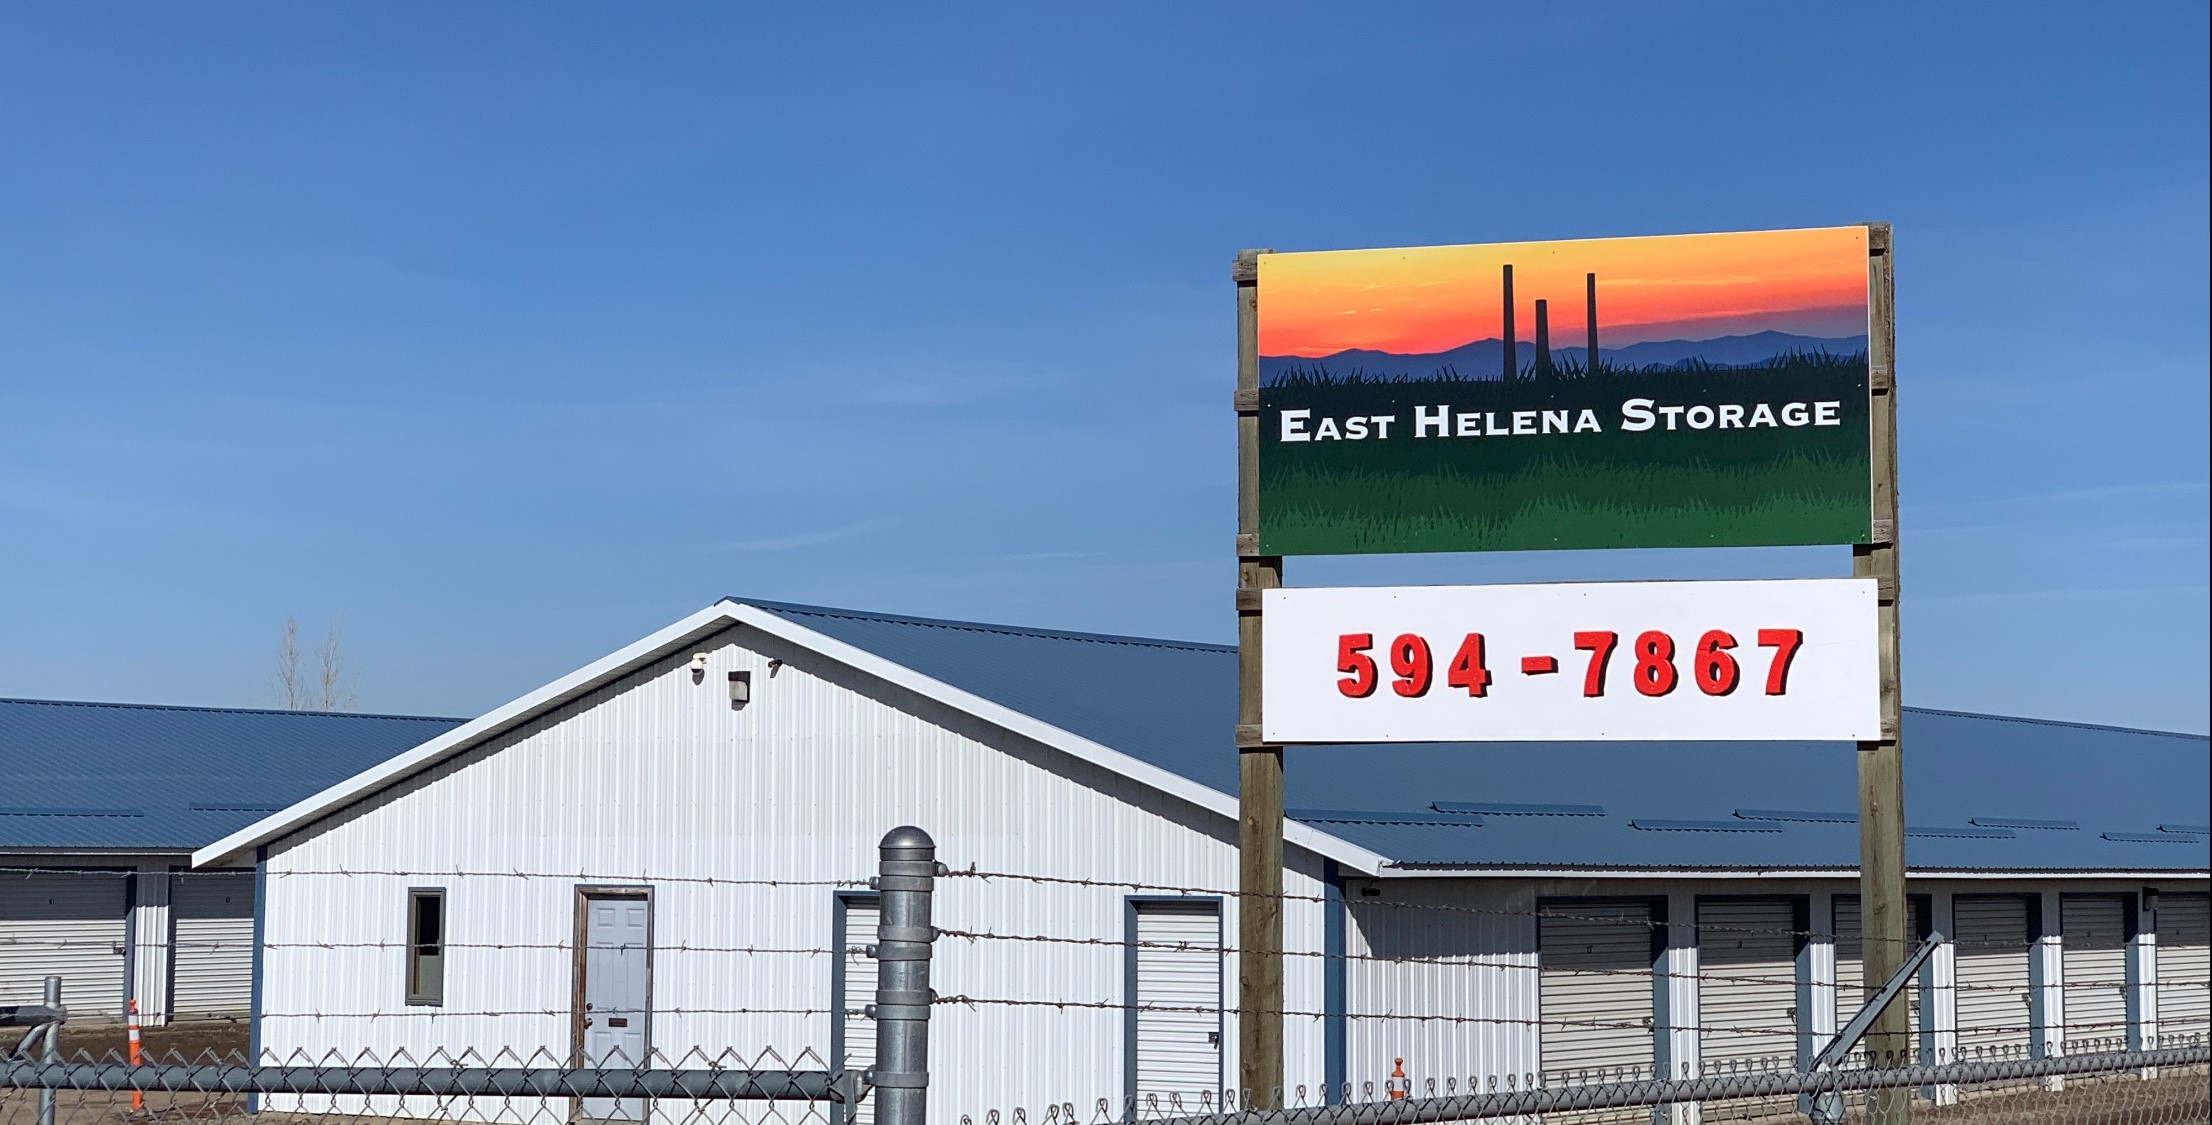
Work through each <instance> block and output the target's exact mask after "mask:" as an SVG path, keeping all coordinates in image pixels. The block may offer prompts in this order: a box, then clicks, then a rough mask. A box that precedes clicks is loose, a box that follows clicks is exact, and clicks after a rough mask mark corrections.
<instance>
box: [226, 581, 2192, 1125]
mask: <svg viewBox="0 0 2212 1125" xmlns="http://www.w3.org/2000/svg"><path fill="white" fill-rule="evenodd" d="M1234 681H1235V657H1234V652H1233V650H1231V649H1226V648H1222V647H1219V646H1210V645H1198V644H1188V643H1182V642H1173V641H1159V640H1148V639H1142V638H1130V637H1108V636H1094V635H1084V634H1074V633H1062V632H1049V631H1041V630H1032V629H1021V628H1013V627H1005V626H996V625H984V624H976V623H970V622H956V621H934V620H920V619H913V618H901V617H892V616H887V615H881V614H871V613H861V612H852V611H844V610H833V609H822V608H816V607H807V606H793V605H785V604H779V603H772V602H762V601H738V600H728V601H723V602H720V603H717V604H715V605H713V606H711V607H709V608H707V609H705V610H702V611H701V612H699V613H697V614H695V615H693V616H691V617H689V618H687V619H685V620H683V621H680V622H678V623H676V624H674V625H672V626H670V627H668V628H666V629H663V630H661V631H660V632H658V633H655V634H653V635H652V636H650V637H647V638H645V639H643V640H641V641H639V642H638V643H636V644H634V645H632V646H630V647H628V648H625V649H623V650H622V651H620V652H617V653H614V654H612V655H610V656H608V657H606V658H605V659H603V660H600V661H598V662H596V663H594V664H592V665H590V666H589V667H586V668H583V669H581V670H579V671H577V672H576V673H574V674H572V675H570V676H567V677H565V678H563V679H561V680H560V681H558V682H555V683H553V684H549V685H547V686H546V687H544V688H542V689H540V690H538V691H536V692H533V693H531V694H530V695H528V696H525V697H524V698H522V699H519V700H516V701H515V702H513V703H511V704H509V705H507V706H504V707H501V708H499V709H497V710H495V711H494V712H492V713H490V714H488V715H486V716H484V717H482V718H480V719H477V720H475V721H473V722H470V723H468V724H466V725H465V726H462V727H459V728H457V729H454V730H452V731H450V732H448V733H446V734H444V735H442V736H440V737H437V738H435V739H433V740H431V741H429V742H427V743H425V744H423V745H422V746H420V747H418V748H416V749H414V750H412V751H409V752H408V753H406V754H404V755H401V756H400V757H397V758H395V759H392V760H391V761H388V762H385V763H383V764H381V765H379V766H377V767H375V768H373V769H370V770H368V771H366V772H364V773H362V774H360V775H359V776H356V777H354V778H352V779H349V780H348V781H346V782H344V783H343V784H340V785H337V786H334V787H332V788H330V789H328V790H326V791H324V792H322V793H320V794H317V795H316V796H314V797H312V798H309V799H307V800H304V801H302V802H300V803H299V804H297V805H295V806H293V807H292V808H289V809H286V810H284V811H283V812H281V813H279V814H276V815H273V816H270V817H267V818H265V819H263V820H261V821H259V822H258V823H255V824H253V825H251V826H248V827H245V828H243V829H241V830H240V831H238V832H235V833H233V834H231V835H230V836H228V837H226V838H224V839H223V840H221V841H219V842H217V843H215V844H212V845H210V846H208V847H206V848H203V849H201V850H200V851H199V852H198V853H196V855H195V857H194V858H195V862H197V863H201V864H210V865H219V864H225V863H237V862H247V861H251V862H253V863H254V865H255V870H256V871H257V873H258V875H257V877H258V878H259V879H260V881H261V892H260V897H259V903H260V912H261V913H260V916H259V917H260V922H259V927H260V931H261V938H260V940H259V942H258V943H257V950H258V953H259V959H258V962H257V964H258V970H257V986H256V989H257V999H256V1004H255V1008H256V1027H257V1032H256V1034H257V1045H258V1049H259V1050H260V1051H261V1053H262V1055H263V1056H264V1057H269V1058H279V1059H281V1058H285V1057H290V1056H293V1055H295V1054H298V1053H307V1054H311V1055H316V1056H320V1055H322V1054H324V1053H325V1052H328V1051H337V1052H339V1053H341V1054H344V1055H347V1056H349V1057H350V1056H353V1055H355V1054H356V1053H359V1052H368V1053H371V1054H377V1055H384V1054H390V1053H394V1052H398V1051H401V1050H405V1051H406V1052H408V1053H409V1054H410V1055H411V1056H413V1057H416V1058H421V1057H424V1055H425V1054H427V1053H430V1052H435V1051H439V1050H444V1051H449V1052H460V1051H463V1050H473V1051H475V1052H477V1053H479V1054H480V1055H482V1056H484V1057H491V1056H493V1055H495V1054H497V1053H498V1052H502V1051H508V1052H513V1053H514V1054H516V1055H518V1056H529V1055H531V1054H533V1053H539V1052H542V1053H544V1054H545V1055H547V1056H550V1057H554V1058H560V1059H568V1058H581V1059H587V1060H588V1059H595V1058H599V1057H603V1056H605V1055H606V1054H607V1053H608V1052H613V1051H620V1052H626V1053H631V1054H635V1053H638V1052H643V1051H647V1050H650V1051H653V1052H657V1053H659V1054H663V1055H666V1056H668V1057H670V1058H676V1057H681V1056H684V1055H686V1054H687V1053H690V1052H693V1051H701V1052H704V1053H706V1054H707V1055H708V1056H710V1057H726V1056H725V1053H726V1052H736V1053H738V1054H740V1055H743V1056H745V1057H747V1058H751V1057H752V1056H753V1055H754V1054H755V1053H757V1052H760V1051H763V1050H774V1051H776V1052H778V1053H779V1055H780V1056H781V1057H783V1058H785V1059H798V1058H799V1057H800V1052H801V1051H803V1050H811V1051H813V1052H814V1053H815V1054H816V1055H817V1056H819V1057H820V1058H822V1059H824V1060H825V1061H826V1062H828V1063H829V1064H830V1065H832V1066H846V1065H864V1064H865V1062H866V1052H867V1048H868V1046H869V1045H870V1044H871V1042H872V1035H873V1032H872V1029H871V1028H870V1026H869V1024H868V1021H867V1020H866V1019H865V1017H864V1016H863V1015H861V1014H860V1013H859V1012H858V1008H859V1007H860V1005H862V1004H864V1003H866V1002H867V1001H868V999H869V997H870V996H871V994H872V976H871V970H872V963H871V962H869V961H868V960H867V959H866V957H865V956H861V955H858V954H856V953H854V952H853V950H854V949H855V948H856V947H860V946H863V945H865V944H866V940H867V936H868V933H869V930H870V928H871V927H872V925H873V922H874V917H875V915H874V899H873V897H872V896H871V895H870V894H869V893H868V892H867V891H866V890H865V888H864V887H862V886H860V885H859V884H858V882H857V881H858V880H861V879H864V878H865V877H866V876H867V875H868V874H869V873H870V872H871V871H872V870H873V864H874V857H875V850H874V849H875V845H876V843H877V841H878V839H879V838H880V837H881V836H882V834H883V833H884V832H885V831H886V830H887V829H889V828H890V827H893V826H895V825H899V824H906V823H911V824H916V825H919V826H921V827H923V828H925V829H927V830H928V831H929V832H931V833H932V834H933V835H934V836H935V837H936V839H937V841H938V845H939V854H940V856H941V858H942V859H943V860H945V861H946V862H947V863H949V864H950V865H951V866H952V867H953V868H955V869H967V868H969V867H971V866H973V867H974V868H976V869H977V871H978V872H979V874H975V875H956V876H955V877H951V878H947V879H944V880H941V881H940V889H939V896H938V903H937V921H938V924H939V926H941V927H944V928H947V929H950V930H955V931H964V932H966V933H967V934H970V935H973V936H969V937H957V938H946V939H943V940H941V941H940V943H939V949H938V953H937V961H936V965H935V983H936V986H937V989H938V991H939V992H940V993H941V994H942V995H943V996H945V997H946V998H948V999H951V998H964V999H962V1000H960V1001H959V1002H948V1003H946V1004H944V1005H942V1006H940V1008H939V1009H938V1012H937V1014H936V1017H935V1019H934V1021H933V1030H932V1039H933V1048H932V1050H933V1057H934V1060H935V1061H934V1062H933V1065H932V1072H933V1087H932V1089H933V1093H932V1097H931V1105H932V1112H933V1113H938V1114H942V1115H943V1119H944V1120H947V1121H953V1120H957V1119H958V1115H959V1114H962V1113H968V1114H976V1113H979V1112H980V1111H982V1110H985V1109H989V1108H994V1107H996V1108H1003V1107H1008V1106H1012V1105H1026V1106H1042V1105H1047V1104H1059V1103H1064V1102H1071V1101H1072V1102H1075V1103H1076V1104H1078V1105H1082V1106H1086V1107H1088V1106H1090V1105H1091V1104H1092V1103H1093V1101H1094V1100H1095V1099H1100V1098H1104V1099H1109V1100H1112V1099H1119V1098H1123V1097H1129V1096H1135V1097H1139V1098H1147V1097H1158V1098H1161V1099H1163V1101H1164V1100H1165V1099H1167V1098H1169V1097H1180V1098H1181V1099H1183V1102H1184V1104H1185V1105H1186V1106H1190V1105H1193V1104H1194V1103H1195V1102H1196V1101H1197V1100H1198V1099H1199V1098H1201V1097H1204V1096H1207V1093H1206V1092H1207V1091H1213V1090H1218V1089H1219V1088H1221V1087H1222V1086H1225V1085H1227V1084H1229V1083H1230V1082H1231V1081H1232V1077H1231V1076H1233V1075H1234V1074H1235V1073H1236V1060H1235V1058H1234V1050H1235V1043H1236V1035H1235V1027H1234V1021H1235V1014H1234V1009H1235V1007H1236V979H1237V978H1236V971H1235V954H1234V951H1233V949H1229V950H1224V949H1221V948H1220V947H1221V946H1233V944H1234V942H1233V935H1234V934H1235V933H1236V900H1235V898H1234V896H1233V895H1232V894H1228V893H1225V892H1226V891H1227V889H1229V888H1233V887H1234V886H1235V884H1236V852H1235V839H1236V825H1235V813H1236V798H1235V795H1234V788H1235V779H1236V760H1235V757H1236V755H1235V750H1234V748H1233V746H1232V745H1231V744H1230V731H1231V729H1232V726H1233V718H1234V691H1233V687H1234ZM733 682H736V683H742V684H743V685H744V692H743V695H744V699H743V700H742V701H733V699H732V696H733V692H734V689H733V688H732V686H731V685H732V684H733ZM1905 739H1906V745H1907V751H1906V760H1907V762H1908V766H1907V770H1908V796H1907V802H1908V810H1909V818H1910V823H1911V824H1912V825H1913V827H1912V829H1911V830H1910V833H1909V840H1908V860H1909V862H1910V864H1911V870H1912V891H1913V895H1914V904H1915V913H1916V918H1917V925H1918V926H1919V928H1920V929H1921V931H1922V932H1923V933H1924V934H1928V935H1933V936H1936V937H1938V938H1941V939H1943V944H1942V945H1941V946H1940V947H1939V948H1938V951H1937V953H1936V955H1935V957H1934V958H1933V959H1932V960H1931V962H1930V964H1929V967H1928V969H1927V971H1926V972H1924V973H1923V975H1922V977H1921V980H1920V983H1919V986H1918V987H1917V988H1916V990H1915V996H1914V1001H1913V1002H1914V1020H1915V1026H1916V1028H1917V1030H1918V1033H1919V1036H1920V1043H1921V1046H1922V1048H1923V1049H1924V1050H1926V1051H1929V1052H1944V1053H1949V1052H1953V1051H1957V1050H1959V1049H1960V1048H1962V1047H1974V1046H1984V1045H2001V1046H2014V1045H2016V1046H2018V1047H2019V1048H2021V1049H2023V1050H2030V1049H2032V1050H2034V1051H2038V1052H2044V1053H2050V1052H2058V1051H2063V1050H2066V1049H2068V1047H2067V1044H2069V1043H2079V1042H2080V1041H2084V1040H2100V1041H2101V1040H2111V1041H2120V1040H2127V1041H2134V1042H2142V1041H2145V1040H2147V1039H2149V1038H2152V1037H2156V1036H2159V1035H2169V1034H2175V1033H2181V1034H2202V1033H2203V1032H2204V1030H2205V999H2206V996H2207V995H2208V992H2207V989H2208V983H2207V980H2206V975H2205V974H2206V962H2205V949H2206V934H2205V918H2206V914H2205V903H2206V899H2205V893H2206V890H2207V883H2206V875H2207V872H2206V866H2207V854H2208V853H2207V846H2206V842H2205V841H2206V839H2207V838H2208V832H2207V826H2206V821H2207V820H2208V819H2212V817H2208V815H2207V811H2208V810H2207V806H2208V803H2212V800H2208V797H2207V793H2208V789H2212V785H2208V776H2207V768H2208V766H2207V753H2206V747H2207V743H2206V739H2204V738H2203V737H2201V736H2187V735H2170V734H2160V733H2154V732H2142V731H2127V730H2116V729H2111V728H2101V727H2087V726H2078V725H2069V724H2061V723H2045V722H2035V721H2026V720H2013V719H2003V718H1993V717H1987V716H1973V715H1961V714H1953V713H1947V712H1934V711H1913V712H1910V713H1909V714H1908V717H1907V720H1906V727H1905ZM1854 768H1855V764H1854V762H1853V758H1852V751H1851V749H1850V748H1849V747H1848V746H1827V745H1775V744H1718V745H1717V744H1697V745H1684V744H1620V743H1616V744H1607V745H1551V746H1509V745H1495V744H1493V745H1462V746H1426V747H1394V748H1393V747H1332V748H1308V749H1299V750H1295V751H1293V752H1292V753H1291V754H1290V757H1289V761H1288V768H1287V775H1288V780H1287V785H1288V790H1289V792H1290V794H1291V800H1290V803H1291V804H1292V805H1293V806H1294V808H1293V812H1292V815H1293V822H1292V823H1291V824H1290V825H1289V826H1288V831H1287V836H1288V840H1289V845H1290V846H1289V848H1288V849H1287V852H1286V867H1285V872H1284V881H1285V887H1286V891H1287V892H1288V894H1289V895H1291V896H1292V897H1291V899H1290V901H1289V902H1288V904H1287V906H1286V922H1285V931H1286V947H1287V950H1288V952H1289V954H1290V957H1289V960H1288V965H1287V968H1288V972H1287V977H1288V980H1287V987H1286V1005H1287V1007H1288V1008H1289V1009H1290V1011H1291V1012H1292V1013H1293V1015H1292V1016H1291V1018H1290V1019H1289V1020H1288V1021H1287V1043H1286V1057H1287V1060H1288V1062H1287V1068H1288V1078H1289V1081H1290V1082H1291V1083H1292V1084H1293V1085H1302V1086H1305V1087H1307V1088H1308V1091H1309V1096H1310V1097H1319V1096H1320V1094H1321V1091H1320V1089H1317V1088H1319V1087H1324V1086H1326V1087H1327V1088H1328V1089H1329V1090H1330V1091H1332V1094H1333V1091H1335V1090H1338V1089H1341V1087H1342V1085H1343V1084H1344V1083H1352V1084H1354V1085H1355V1086H1357V1085H1361V1084H1367V1083H1375V1084H1379V1083H1380V1082H1381V1081H1382V1079H1383V1078H1384V1077H1385V1076H1386V1075H1387V1074H1388V1073H1389V1071H1390V1068H1391V1066H1392V1060H1394V1059H1398V1058H1403V1059H1405V1060H1406V1065H1407V1068H1408V1071H1409V1073H1411V1074H1413V1075H1414V1076H1415V1077H1416V1080H1417V1081H1418V1080H1421V1079H1425V1078H1435V1079H1439V1080H1441V1079H1442V1078H1444V1077H1454V1078H1457V1079H1459V1080H1461V1081H1465V1080H1466V1079H1467V1078H1469V1077H1470V1076H1471V1077H1474V1078H1476V1079H1477V1080H1483V1079H1486V1078H1488V1077H1491V1076H1501V1077H1502V1076H1505V1075H1516V1076H1517V1075H1523V1074H1528V1073H1531V1072H1537V1071H1545V1072H1557V1071H1562V1070H1574V1071H1579V1070H1582V1069H1585V1068H1615V1067H1621V1068H1631V1069H1636V1070H1644V1071H1648V1070H1649V1069H1651V1068H1654V1067H1660V1068H1664V1069H1666V1070H1667V1071H1669V1072H1672V1073H1681V1072H1683V1071H1685V1070H1687V1071H1691V1072H1695V1071H1698V1070H1700V1069H1702V1068H1709V1067H1711V1066H1713V1065H1716V1064H1721V1063H1727V1062H1729V1061H1732V1060H1741V1059H1748V1058H1754V1057H1757V1058H1773V1057H1775V1056H1783V1057H1792V1056H1794V1057H1800V1058H1801V1057H1804V1056H1806V1055H1808V1054H1809V1053H1810V1052H1811V1051H1813V1050H1815V1049H1816V1048H1817V1047H1818V1046H1819V1045H1820V1044H1821V1043H1822V1042H1824V1041H1825V1039H1824V1037H1825V1036H1827V1035H1831V1034H1832V1033H1833V1031H1834V1029H1835V1027H1836V1025H1837V1023H1838V1020H1839V1013H1840V1017H1842V1018H1847V1017H1848V1016H1849V1014H1850V1012H1851V1010H1852V1007H1853V1005H1854V1004H1855V1003H1856V997H1857V994H1858V990H1857V985H1856V982H1857V977H1856V959H1857V957H1858V956H1859V949H1858V941H1857V935H1856V925H1857V922H1856V918H1857V910H1856V899H1855V897H1854V891H1855V871H1854V867H1855V860H1856V856H1857V847H1856V831H1855V825H1854V824H1853V817H1852V814H1851V813H1849V812H1848V811H1842V812H1838V811H1822V810H1849V809H1850V808H1851V807H1852V805H1853V800H1854V794H1855V787H1854V783H1853V776H1854V775H1853V771H1854ZM990 873H1000V874H1001V876H1006V875H1010V876H1019V877H986V875H988V874H990ZM1036 939H1054V940H1036ZM1178 943H1189V944H1178ZM580 951H591V952H589V954H588V956H587V955H585V954H583V953H580ZM609 951H619V955H617V954H616V953H610V952H609ZM370 1108H373V1109H375V1110H377V1111H379V1112H390V1111H393V1110H395V1109H398V1108H401V1107H396V1106H393V1105H390V1104H384V1105H378V1106H374V1107H370ZM408 1108H416V1109H418V1111H419V1109H420V1108H421V1107H408Z"/></svg>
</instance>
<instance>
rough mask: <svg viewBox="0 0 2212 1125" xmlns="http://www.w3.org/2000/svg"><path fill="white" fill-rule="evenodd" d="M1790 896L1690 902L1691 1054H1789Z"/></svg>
mask: <svg viewBox="0 0 2212 1125" xmlns="http://www.w3.org/2000/svg"><path fill="white" fill-rule="evenodd" d="M1797 928H1798V927H1797V904H1796V903H1795V902H1794V901H1793V900H1791V899H1786V898H1749V899H1705V900H1701V901H1699V903H1698V904H1697V957H1698V970H1699V975H1700V976H1701V977H1702V978H1703V980H1702V982H1701V983H1700V984H1699V986H1698V1013H1699V1019H1698V1024H1699V1025H1700V1027H1702V1028H1703V1030H1702V1031H1700V1032H1699V1035H1698V1054H1699V1056H1700V1057H1701V1058H1703V1059H1704V1060H1705V1062H1706V1063H1707V1064H1708V1065H1710V1064H1714V1063H1722V1064H1725V1063H1729V1062H1734V1061H1738V1060H1743V1059H1765V1060H1785V1061H1786V1060H1789V1059H1792V1058H1794V1057H1795V1056H1796V1054H1797V935H1796V933H1795V932H1793V931H1795V930H1796V929H1797Z"/></svg>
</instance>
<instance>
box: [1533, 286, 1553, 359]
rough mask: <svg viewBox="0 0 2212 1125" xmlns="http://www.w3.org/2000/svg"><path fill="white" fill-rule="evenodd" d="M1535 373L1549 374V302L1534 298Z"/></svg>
mask: <svg viewBox="0 0 2212 1125" xmlns="http://www.w3.org/2000/svg"><path fill="white" fill-rule="evenodd" d="M1536 374H1537V375H1539V376H1542V375H1549V374H1551V302H1550V301H1547V300H1545V299H1543V298H1542V297H1538V298H1536Z"/></svg>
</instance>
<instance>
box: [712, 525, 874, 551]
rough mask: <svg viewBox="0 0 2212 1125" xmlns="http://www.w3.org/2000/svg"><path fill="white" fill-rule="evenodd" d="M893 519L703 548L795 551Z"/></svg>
mask: <svg viewBox="0 0 2212 1125" xmlns="http://www.w3.org/2000/svg"><path fill="white" fill-rule="evenodd" d="M896 522H897V521H895V520H866V521H863V522H861V523H856V524H851V525H848V526H845V527H836V528H830V529H828V530H826V531H802V532H798V533H797V534H793V535H772V536H768V537H766V538H762V539H739V540H736V541H734V542H729V543H716V544H713V545H712V546H710V547H708V548H707V549H708V550H710V551H720V552H723V553H725V554H752V553H756V552H762V551H799V550H804V549H806V548H808V547H822V546H827V545H828V544H831V543H842V542H844V541H845V540H848V539H857V538H859V537H861V536H863V535H867V534H869V533H870V532H874V531H881V530H883V529H884V528H887V527H890V526H891V525H892V524H893V523H896Z"/></svg>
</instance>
